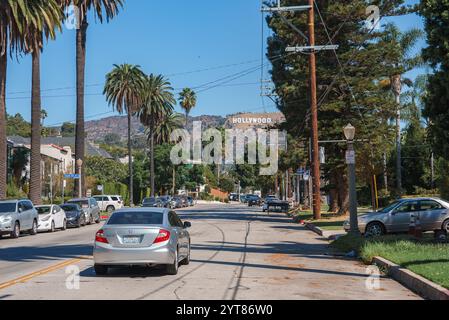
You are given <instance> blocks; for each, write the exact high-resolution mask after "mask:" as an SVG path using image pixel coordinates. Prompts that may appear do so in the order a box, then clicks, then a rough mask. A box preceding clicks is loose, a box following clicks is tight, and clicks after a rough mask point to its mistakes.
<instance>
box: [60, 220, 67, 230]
mask: <svg viewBox="0 0 449 320" xmlns="http://www.w3.org/2000/svg"><path fill="white" fill-rule="evenodd" d="M61 230H62V231H65V230H67V220H66V219H64V222H63V223H62V229H61Z"/></svg>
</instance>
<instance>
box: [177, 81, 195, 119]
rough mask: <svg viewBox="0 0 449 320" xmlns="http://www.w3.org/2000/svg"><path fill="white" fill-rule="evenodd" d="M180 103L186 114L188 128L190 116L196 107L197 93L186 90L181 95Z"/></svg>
mask: <svg viewBox="0 0 449 320" xmlns="http://www.w3.org/2000/svg"><path fill="white" fill-rule="evenodd" d="M179 102H180V104H181V107H182V108H183V109H184V111H185V113H186V127H187V123H188V121H189V114H190V111H192V109H193V108H195V106H196V93H195V91H193V90H192V89H190V88H185V89H183V90H182V91H181V93H180V94H179Z"/></svg>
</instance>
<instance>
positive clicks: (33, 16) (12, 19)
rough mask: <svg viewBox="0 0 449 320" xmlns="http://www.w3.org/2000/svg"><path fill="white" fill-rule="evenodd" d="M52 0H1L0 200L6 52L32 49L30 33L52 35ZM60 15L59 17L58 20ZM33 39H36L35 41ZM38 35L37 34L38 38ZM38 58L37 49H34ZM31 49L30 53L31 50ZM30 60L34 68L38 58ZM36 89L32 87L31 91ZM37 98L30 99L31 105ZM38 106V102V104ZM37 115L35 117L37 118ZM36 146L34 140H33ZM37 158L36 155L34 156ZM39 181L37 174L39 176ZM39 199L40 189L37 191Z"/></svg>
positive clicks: (54, 9)
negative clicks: (31, 100)
mask: <svg viewBox="0 0 449 320" xmlns="http://www.w3.org/2000/svg"><path fill="white" fill-rule="evenodd" d="M56 4H57V2H56V1H55V0H50V1H48V0H22V1H17V0H2V1H1V2H0V199H3V198H5V196H6V182H7V181H6V180H7V175H6V163H7V159H6V154H7V152H6V119H5V115H6V71H7V62H8V60H7V55H8V52H10V53H12V52H16V53H19V52H29V53H30V52H31V51H32V50H33V46H34V45H35V44H36V43H39V42H42V41H39V40H38V39H36V37H34V36H33V35H38V34H39V33H40V34H41V35H42V32H44V34H45V36H47V37H48V36H51V37H53V36H54V24H55V23H57V21H56V20H57V19H56V16H59V14H60V8H59V7H58V6H57V5H56ZM61 18H62V16H59V19H58V20H59V21H60V20H61ZM33 38H35V40H38V41H34V40H33ZM37 38H39V37H37ZM34 51H35V53H34V55H35V56H37V57H39V54H40V52H39V51H40V50H34ZM34 51H33V52H34ZM36 59H37V58H35V59H34V61H33V68H34V69H36V68H37V67H39V63H38V62H39V61H36ZM37 78H38V74H36V73H33V79H35V81H34V82H33V83H34V85H37V84H38V81H37ZM33 91H34V92H35V90H33ZM37 102H39V101H37V99H36V98H35V99H33V104H35V105H37V104H38V103H37ZM39 105H40V103H39ZM39 117H40V115H39V116H38V119H39ZM34 142H35V143H34V144H35V145H36V140H35V141H34ZM35 158H36V157H35ZM38 180H39V181H40V176H39V178H38ZM39 200H40V190H39Z"/></svg>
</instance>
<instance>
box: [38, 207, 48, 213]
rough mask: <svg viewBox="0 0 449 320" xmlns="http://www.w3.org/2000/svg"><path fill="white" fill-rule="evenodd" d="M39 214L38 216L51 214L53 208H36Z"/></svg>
mask: <svg viewBox="0 0 449 320" xmlns="http://www.w3.org/2000/svg"><path fill="white" fill-rule="evenodd" d="M36 210H37V213H38V214H49V213H50V210H51V207H50V206H46V207H36Z"/></svg>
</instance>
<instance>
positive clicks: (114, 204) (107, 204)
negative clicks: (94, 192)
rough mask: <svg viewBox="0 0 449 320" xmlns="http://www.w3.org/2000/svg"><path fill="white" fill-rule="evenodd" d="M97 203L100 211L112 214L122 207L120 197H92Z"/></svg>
mask: <svg viewBox="0 0 449 320" xmlns="http://www.w3.org/2000/svg"><path fill="white" fill-rule="evenodd" d="M93 198H94V199H95V200H97V202H98V206H99V207H100V210H101V211H107V212H113V211H115V210H118V209H121V208H122V207H123V200H122V197H121V196H106V195H102V196H94V197H93Z"/></svg>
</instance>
